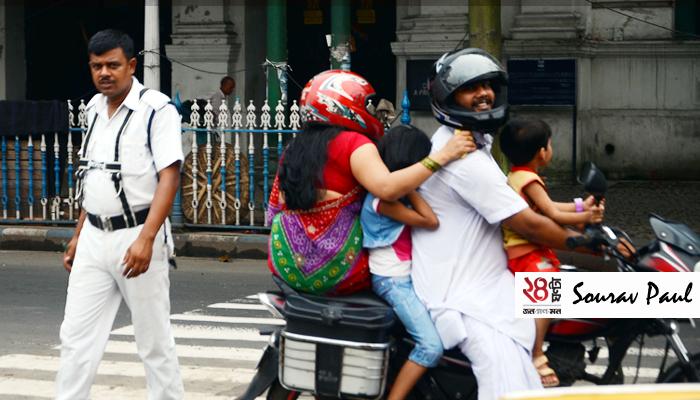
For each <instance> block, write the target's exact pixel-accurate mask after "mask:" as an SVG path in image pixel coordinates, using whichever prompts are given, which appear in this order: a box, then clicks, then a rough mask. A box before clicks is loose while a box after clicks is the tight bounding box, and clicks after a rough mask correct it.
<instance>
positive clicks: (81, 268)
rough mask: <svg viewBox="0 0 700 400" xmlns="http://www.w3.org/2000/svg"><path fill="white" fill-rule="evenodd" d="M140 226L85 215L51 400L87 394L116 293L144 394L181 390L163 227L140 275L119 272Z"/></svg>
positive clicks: (168, 395)
mask: <svg viewBox="0 0 700 400" xmlns="http://www.w3.org/2000/svg"><path fill="white" fill-rule="evenodd" d="M142 227H143V225H141V226H138V227H135V228H128V229H120V230H118V231H114V232H104V231H101V230H99V229H97V228H95V227H94V226H92V225H91V224H90V222H89V221H87V220H86V221H85V224H84V225H83V229H82V231H81V232H80V238H79V239H78V247H77V250H76V254H75V260H74V262H73V269H72V271H71V273H70V278H69V281H68V295H67V297H66V308H65V314H64V318H63V324H61V364H60V369H59V371H58V375H57V377H56V392H57V393H56V398H57V399H58V400H69V399H70V400H81V399H87V398H88V397H89V394H90V386H91V385H92V383H93V381H94V379H95V375H96V373H97V367H98V364H99V363H100V360H101V359H102V355H103V354H104V350H105V347H106V345H107V340H108V339H109V333H110V331H111V329H112V324H113V323H114V318H115V316H116V314H117V311H118V309H119V304H120V303H121V300H122V298H124V300H125V301H126V304H127V306H128V307H129V309H130V310H131V320H132V323H133V326H134V336H135V339H136V346H137V349H138V354H139V357H140V358H141V360H142V361H143V363H144V366H145V370H146V385H147V388H148V398H149V399H152V400H161V399H182V398H183V396H184V389H183V386H182V379H181V377H180V367H179V365H178V360H177V355H176V354H175V340H174V339H173V334H172V331H171V329H170V293H169V291H170V279H169V277H168V273H169V267H168V258H167V250H166V246H165V243H164V239H163V230H162V229H161V231H160V233H159V234H158V235H157V236H156V238H155V240H154V243H153V256H152V258H151V264H150V266H149V268H148V271H146V272H145V273H144V274H141V275H139V276H138V277H136V278H131V279H126V278H125V277H123V276H122V271H123V270H124V266H123V265H122V260H123V259H124V254H125V253H126V250H127V249H128V248H129V246H130V245H131V244H132V243H133V241H134V240H135V239H136V237H137V236H138V234H139V232H140V231H141V228H142Z"/></svg>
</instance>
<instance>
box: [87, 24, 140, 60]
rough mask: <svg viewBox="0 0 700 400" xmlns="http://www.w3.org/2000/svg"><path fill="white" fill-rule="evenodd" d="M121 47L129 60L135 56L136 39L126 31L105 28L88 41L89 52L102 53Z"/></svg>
mask: <svg viewBox="0 0 700 400" xmlns="http://www.w3.org/2000/svg"><path fill="white" fill-rule="evenodd" d="M117 48H121V49H122V50H123V51H124V55H125V56H126V59H127V60H130V59H131V58H132V57H134V41H133V40H132V39H131V37H130V36H129V35H127V34H126V33H124V32H122V31H119V30H116V29H105V30H101V31H99V32H97V33H96V34H94V35H92V37H91V38H90V41H89V42H88V54H95V55H98V56H99V55H102V54H104V53H106V52H108V51H110V50H113V49H117Z"/></svg>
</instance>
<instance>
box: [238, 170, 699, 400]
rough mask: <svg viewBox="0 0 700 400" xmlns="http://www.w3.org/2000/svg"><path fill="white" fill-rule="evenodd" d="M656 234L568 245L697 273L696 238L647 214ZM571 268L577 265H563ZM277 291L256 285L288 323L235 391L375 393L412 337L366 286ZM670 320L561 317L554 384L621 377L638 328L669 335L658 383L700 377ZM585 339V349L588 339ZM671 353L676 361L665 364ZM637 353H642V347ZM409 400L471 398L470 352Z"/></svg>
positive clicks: (596, 230)
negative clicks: (626, 252) (644, 239)
mask: <svg viewBox="0 0 700 400" xmlns="http://www.w3.org/2000/svg"><path fill="white" fill-rule="evenodd" d="M580 181H581V182H582V183H583V185H584V188H585V190H586V192H588V193H591V194H593V195H594V196H595V197H596V199H602V197H603V196H604V194H605V191H606V189H607V182H606V180H605V176H604V175H603V173H602V172H601V171H600V170H598V169H597V168H596V167H595V165H593V164H590V163H589V164H586V165H585V166H584V168H583V169H582V174H581V178H580ZM650 223H651V226H652V229H653V231H654V233H655V235H656V239H654V240H653V241H652V242H651V243H649V244H648V245H646V246H644V247H641V248H639V249H638V250H637V251H636V252H634V254H633V256H632V257H630V258H625V257H624V256H623V255H622V254H621V253H620V251H619V250H618V245H619V243H620V242H621V241H620V237H624V238H625V239H626V241H627V242H628V243H631V240H630V239H629V237H628V236H627V235H626V234H625V233H624V232H622V231H620V230H616V229H612V228H610V227H608V226H605V225H592V226H588V227H586V229H585V232H584V234H583V235H582V236H580V237H576V238H572V239H571V240H569V241H568V242H567V245H568V246H569V247H570V248H572V249H573V248H576V247H582V246H585V247H588V248H590V249H595V250H597V251H601V250H602V251H603V252H604V253H605V255H606V256H607V257H612V258H614V259H616V260H617V268H618V270H619V271H621V272H692V271H695V272H700V237H698V235H697V234H696V233H694V232H693V231H692V230H690V229H689V228H688V227H687V226H685V225H683V224H680V223H677V222H672V221H667V220H664V219H662V218H661V217H658V216H656V215H652V216H650ZM562 271H563V272H566V273H574V272H576V271H578V269H577V268H576V267H572V266H562ZM273 280H274V281H275V283H276V284H277V286H278V287H279V288H280V291H276V292H267V293H260V294H259V298H260V301H261V303H262V304H264V305H265V306H267V308H268V309H269V311H270V312H271V313H272V314H273V315H274V316H276V317H278V318H284V319H285V321H286V322H287V324H286V326H284V327H278V328H275V329H272V330H270V331H266V332H265V331H261V333H262V334H269V335H270V342H269V344H268V345H267V347H266V348H265V351H264V352H263V355H262V357H261V359H260V361H259V362H258V366H257V372H256V375H255V377H254V378H253V380H252V381H251V383H250V385H249V386H248V388H247V390H246V392H245V393H244V394H243V395H242V396H241V399H244V400H245V399H254V398H256V397H258V396H260V395H261V394H262V393H264V392H265V391H266V390H267V399H269V400H282V399H284V400H293V399H296V398H298V397H299V396H300V394H301V393H311V394H313V395H314V396H315V397H316V398H317V399H331V398H371V399H377V398H381V396H382V395H383V394H384V391H385V389H386V387H387V386H388V385H389V384H390V383H391V382H392V380H393V379H394V378H395V376H396V374H397V373H398V371H399V369H400V368H401V366H403V364H404V362H405V361H406V360H407V359H408V355H409V353H410V352H411V350H412V349H413V346H414V342H413V340H412V339H411V337H410V336H409V335H408V334H407V333H406V332H405V330H404V329H403V327H402V326H401V324H400V323H399V322H397V321H395V318H394V315H393V312H392V310H391V308H390V307H389V306H388V305H387V304H386V303H384V302H383V301H382V300H381V299H379V298H378V297H376V296H374V295H373V294H356V295H352V296H347V297H342V298H323V297H318V296H312V295H306V294H300V293H297V292H296V291H294V290H293V289H292V288H290V287H289V286H287V285H286V283H284V282H283V281H282V280H281V279H279V278H276V277H273ZM678 332H679V322H678V321H676V320H672V319H663V318H653V319H561V320H554V321H553V322H552V323H551V324H550V327H549V330H548V332H547V336H546V341H547V342H548V344H549V345H548V347H547V350H546V352H545V354H546V355H547V357H548V358H549V360H550V362H549V365H550V367H551V368H552V369H554V370H555V371H556V374H557V376H558V377H559V380H560V385H561V386H570V385H572V384H573V383H574V382H576V381H577V380H585V381H589V382H592V383H594V384H598V385H607V384H621V383H623V381H624V375H623V372H622V361H623V359H624V357H625V355H626V354H627V351H628V349H630V347H632V345H633V344H634V343H635V341H637V340H639V341H640V343H641V345H642V346H643V338H644V337H645V336H652V337H653V336H663V337H665V338H666V349H665V355H664V357H663V360H662V365H661V367H660V369H659V371H660V372H659V376H658V378H657V382H700V353H696V354H691V353H690V352H689V351H688V350H687V349H686V347H685V346H684V344H683V341H682V339H681V338H680V336H679V334H678ZM601 339H602V340H603V341H604V342H605V345H606V346H607V349H608V352H609V357H608V365H607V367H606V369H605V372H604V373H603V375H602V376H596V375H593V374H590V373H588V372H586V363H585V361H584V358H585V357H586V355H587V356H588V359H589V360H590V361H591V362H595V361H596V359H597V357H598V353H599V352H600V350H601V346H599V344H598V342H599V341H600V340H601ZM589 342H590V343H592V346H591V348H590V349H589V350H586V346H585V344H586V343H589ZM671 350H672V351H673V352H674V353H675V355H676V357H677V359H678V361H677V362H676V363H674V364H673V365H671V366H669V367H668V368H666V361H667V358H668V357H667V356H668V354H669V352H670V351H671ZM640 355H641V351H640ZM409 398H412V399H433V400H437V399H444V400H447V399H474V400H476V398H477V384H476V378H475V377H474V375H473V373H472V371H471V367H470V363H469V360H468V359H467V358H466V357H465V356H464V355H463V354H462V353H461V352H460V351H459V350H458V349H450V350H446V351H445V353H444V354H443V356H442V359H441V360H440V362H439V364H438V365H437V366H436V367H434V368H431V369H429V370H428V371H427V372H426V374H425V375H424V376H423V378H422V379H421V380H420V381H419V382H418V384H417V385H416V386H415V387H414V389H413V391H412V392H411V395H410V397H409Z"/></svg>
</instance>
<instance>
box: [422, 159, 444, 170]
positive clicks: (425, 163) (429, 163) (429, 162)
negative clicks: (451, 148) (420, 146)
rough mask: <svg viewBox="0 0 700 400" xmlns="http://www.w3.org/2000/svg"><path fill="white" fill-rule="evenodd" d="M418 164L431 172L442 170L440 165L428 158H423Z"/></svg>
mask: <svg viewBox="0 0 700 400" xmlns="http://www.w3.org/2000/svg"><path fill="white" fill-rule="evenodd" d="M420 163H421V164H423V166H424V167H425V168H428V169H429V170H430V171H432V172H437V171H439V170H440V168H442V165H440V163H438V162H437V161H435V160H433V159H432V158H430V157H425V158H424V159H422V160H420Z"/></svg>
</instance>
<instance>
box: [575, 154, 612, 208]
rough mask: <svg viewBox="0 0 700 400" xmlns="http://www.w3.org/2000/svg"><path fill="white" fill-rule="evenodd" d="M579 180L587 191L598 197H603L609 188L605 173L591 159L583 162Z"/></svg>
mask: <svg viewBox="0 0 700 400" xmlns="http://www.w3.org/2000/svg"><path fill="white" fill-rule="evenodd" d="M579 182H580V183H581V184H582V185H583V187H584V189H585V190H586V192H588V193H590V194H592V195H593V196H594V197H595V198H596V199H601V198H603V197H604V196H605V192H606V191H607V190H608V181H607V180H606V179H605V174H603V171H601V170H600V169H598V167H596V165H595V164H593V163H592V162H590V161H587V162H585V163H584V164H583V167H582V168H581V173H580V174H579Z"/></svg>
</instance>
